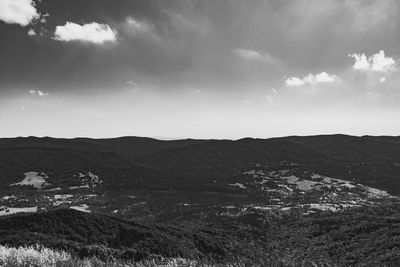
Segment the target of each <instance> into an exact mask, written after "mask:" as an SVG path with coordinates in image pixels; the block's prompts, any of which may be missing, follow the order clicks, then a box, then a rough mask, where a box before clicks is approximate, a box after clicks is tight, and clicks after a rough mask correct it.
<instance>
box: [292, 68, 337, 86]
mask: <svg viewBox="0 0 400 267" xmlns="http://www.w3.org/2000/svg"><path fill="white" fill-rule="evenodd" d="M338 80H340V78H339V77H338V76H336V75H331V74H328V73H326V72H324V71H323V72H321V73H318V74H315V75H314V74H312V73H310V74H308V75H307V76H305V77H303V78H298V77H290V78H288V79H287V80H286V81H285V84H286V85H287V86H301V85H305V84H318V83H332V82H336V81H338Z"/></svg>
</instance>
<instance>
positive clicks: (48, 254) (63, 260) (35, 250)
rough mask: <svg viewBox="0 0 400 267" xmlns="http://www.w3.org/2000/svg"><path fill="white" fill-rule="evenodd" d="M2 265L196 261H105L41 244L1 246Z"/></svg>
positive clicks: (144, 265)
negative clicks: (82, 256)
mask: <svg viewBox="0 0 400 267" xmlns="http://www.w3.org/2000/svg"><path fill="white" fill-rule="evenodd" d="M0 266H2V267H153V266H160V267H161V266H162V267H175V266H176V267H178V266H181V267H192V266H199V264H198V263H197V262H196V261H193V260H187V259H182V258H171V259H157V260H155V259H153V260H145V261H141V262H124V261H122V260H114V261H108V262H103V261H101V260H99V259H97V258H96V257H91V258H86V259H78V258H76V257H74V256H73V255H71V254H70V253H68V252H64V251H58V250H53V249H49V248H46V247H43V246H40V245H35V246H29V247H18V248H13V247H7V246H0Z"/></svg>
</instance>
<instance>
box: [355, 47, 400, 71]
mask: <svg viewBox="0 0 400 267" xmlns="http://www.w3.org/2000/svg"><path fill="white" fill-rule="evenodd" d="M349 57H352V58H354V65H353V69H355V70H370V71H376V72H389V71H394V70H396V61H395V60H394V59H393V58H391V57H386V56H385V52H384V51H383V50H381V51H379V53H376V54H374V55H372V56H370V57H368V58H367V56H366V55H365V54H356V53H353V54H349Z"/></svg>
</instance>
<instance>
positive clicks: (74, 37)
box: [54, 22, 117, 44]
mask: <svg viewBox="0 0 400 267" xmlns="http://www.w3.org/2000/svg"><path fill="white" fill-rule="evenodd" d="M54 36H55V37H54V39H56V40H58V41H65V42H69V41H82V42H91V43H95V44H102V43H104V42H114V41H115V40H116V38H117V32H116V30H114V29H112V28H111V27H110V26H109V25H107V24H98V23H96V22H92V23H89V24H84V25H79V24H76V23H73V22H67V23H66V24H65V25H64V26H57V27H56V31H55V33H54Z"/></svg>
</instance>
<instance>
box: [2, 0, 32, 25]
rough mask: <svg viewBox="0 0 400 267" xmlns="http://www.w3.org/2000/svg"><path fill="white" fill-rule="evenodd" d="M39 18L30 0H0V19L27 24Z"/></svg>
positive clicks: (6, 21)
mask: <svg viewBox="0 0 400 267" xmlns="http://www.w3.org/2000/svg"><path fill="white" fill-rule="evenodd" d="M38 18H39V13H38V11H37V10H36V8H35V2H33V1H32V0H0V20H2V21H4V22H5V23H9V24H19V25H21V26H27V25H28V24H30V23H31V22H32V21H33V20H35V19H38Z"/></svg>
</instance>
